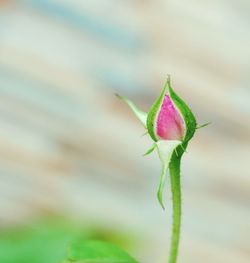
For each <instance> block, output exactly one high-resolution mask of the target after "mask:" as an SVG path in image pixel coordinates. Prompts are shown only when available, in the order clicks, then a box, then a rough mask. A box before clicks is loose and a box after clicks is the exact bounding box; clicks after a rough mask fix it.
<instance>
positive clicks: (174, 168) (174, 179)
mask: <svg viewBox="0 0 250 263" xmlns="http://www.w3.org/2000/svg"><path fill="white" fill-rule="evenodd" d="M169 171H170V178H171V188H172V199H173V226H172V238H171V247H170V257H169V263H176V260H177V256H178V248H179V240H180V227H181V182H180V157H178V156H177V155H176V154H174V155H173V157H172V160H171V162H170V165H169Z"/></svg>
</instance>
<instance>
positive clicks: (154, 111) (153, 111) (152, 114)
mask: <svg viewBox="0 0 250 263" xmlns="http://www.w3.org/2000/svg"><path fill="white" fill-rule="evenodd" d="M166 90H167V82H166V83H165V85H164V88H163V90H162V92H161V94H160V96H159V97H158V98H157V99H156V101H155V102H154V104H153V105H152V107H151V108H150V110H149V112H148V117H147V129H148V133H149V135H150V137H151V138H152V139H153V140H154V141H155V142H157V141H158V139H157V136H156V134H155V127H154V123H155V118H156V117H157V115H158V112H159V110H160V107H161V104H162V102H163V100H164V96H165V94H166Z"/></svg>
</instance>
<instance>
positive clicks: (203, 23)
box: [0, 0, 250, 263]
mask: <svg viewBox="0 0 250 263" xmlns="http://www.w3.org/2000/svg"><path fill="white" fill-rule="evenodd" d="M249 28H250V2H249V1H247V0H237V1H236V0H232V1H226V0H219V1H214V0H212V1H186V0H184V1H183V0H182V1H181V0H177V1H176V0H154V1H153V0H144V1H142V0H133V1H132V0H102V1H97V0H84V1H80V0H75V1H70V0H23V1H21V0H20V1H14V0H12V1H8V0H1V1H0V211H1V212H0V229H1V231H0V262H1V263H21V262H22V263H37V262H39V263H50V262H51V263H53V262H58V261H59V260H60V259H61V257H62V253H63V252H62V251H64V247H65V246H66V244H67V242H68V241H69V240H70V239H71V238H72V237H73V236H75V235H82V236H85V237H86V238H99V239H105V240H111V241H112V242H114V243H117V244H119V245H121V246H122V247H124V248H125V249H126V250H128V251H129V252H130V253H131V254H132V255H133V256H134V257H135V258H137V259H138V260H139V261H140V262H142V263H163V262H166V261H167V258H168V246H169V238H170V225H171V195H170V189H169V181H168V183H167V190H166V192H167V194H166V197H165V203H166V206H167V209H166V211H165V212H163V211H162V210H161V208H160V206H159V204H158V202H157V200H156V189H157V186H158V181H159V173H160V163H159V160H158V158H157V156H156V154H155V153H154V154H152V155H150V156H149V157H142V154H143V153H144V152H145V151H146V150H147V149H148V148H149V147H150V146H151V140H150V139H149V138H148V137H146V136H144V137H142V136H141V135H142V134H143V133H144V129H143V127H142V126H141V125H140V123H139V122H138V121H137V120H136V119H135V117H134V116H133V114H132V113H131V112H130V111H129V109H128V108H127V106H126V105H124V104H122V102H121V101H119V100H117V98H116V97H115V96H114V93H119V94H122V95H124V96H127V97H129V98H130V99H132V100H133V101H134V102H135V103H136V104H137V105H139V106H140V107H141V108H142V109H143V110H145V111H147V110H148V109H149V107H150V105H151V104H152V102H153V101H154V100H155V98H156V97H157V96H158V94H159V92H160V90H161V88H162V86H163V84H164V81H165V79H166V75H167V74H171V77H172V85H173V87H174V89H175V90H176V92H177V93H178V94H179V95H180V96H181V97H182V98H183V99H184V100H185V101H186V102H187V104H188V105H190V106H191V108H192V110H193V112H194V113H195V115H196V116H197V119H198V122H199V123H200V124H203V123H205V122H208V121H211V122H212V124H211V125H210V126H208V127H206V128H204V129H201V130H199V131H198V132H197V134H196V136H195V138H194V139H193V140H192V142H191V143H190V145H189V149H188V153H187V154H185V156H184V158H183V164H182V188H183V206H184V207H183V209H184V211H183V227H182V240H181V247H180V256H179V262H180V263H200V262H203V263H211V262H213V263H236V262H237V263H249V262H250V245H249V241H250V239H249V236H250V172H249V157H250V121H249V119H250V89H249V81H250V59H249V58H250V49H249V47H250V34H249ZM52 251H53V252H52Z"/></svg>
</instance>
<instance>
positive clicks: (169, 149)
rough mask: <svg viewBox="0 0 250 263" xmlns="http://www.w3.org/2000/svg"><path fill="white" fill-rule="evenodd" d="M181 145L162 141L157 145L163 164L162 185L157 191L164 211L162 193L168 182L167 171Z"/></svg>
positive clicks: (160, 184)
mask: <svg viewBox="0 0 250 263" xmlns="http://www.w3.org/2000/svg"><path fill="white" fill-rule="evenodd" d="M181 143H182V142H181V141H177V140H169V141H165V140H161V141H158V142H157V143H156V147H157V151H158V155H159V158H160V160H161V164H162V169H161V175H160V183H159V186H158V191H157V198H158V201H159V203H160V205H161V207H162V208H163V209H165V208H164V204H163V200H162V193H163V190H164V186H165V182H166V174H167V170H168V167H169V163H170V161H171V158H172V155H173V153H174V152H175V150H176V151H177V150H178V149H179V147H180V145H181Z"/></svg>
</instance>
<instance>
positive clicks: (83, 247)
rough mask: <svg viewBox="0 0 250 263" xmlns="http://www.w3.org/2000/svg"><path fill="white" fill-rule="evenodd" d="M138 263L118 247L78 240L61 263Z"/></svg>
mask: <svg viewBox="0 0 250 263" xmlns="http://www.w3.org/2000/svg"><path fill="white" fill-rule="evenodd" d="M72 262H74V263H138V262H137V261H136V260H134V259H133V258H132V257H131V256H130V255H129V254H128V253H127V252H125V251H123V250H122V249H120V248H119V247H117V246H115V245H113V244H111V243H107V242H104V241H98V240H89V241H86V240H78V241H77V242H75V243H73V244H72V245H71V246H70V248H69V251H68V261H67V260H66V261H64V262H63V263H72Z"/></svg>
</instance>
